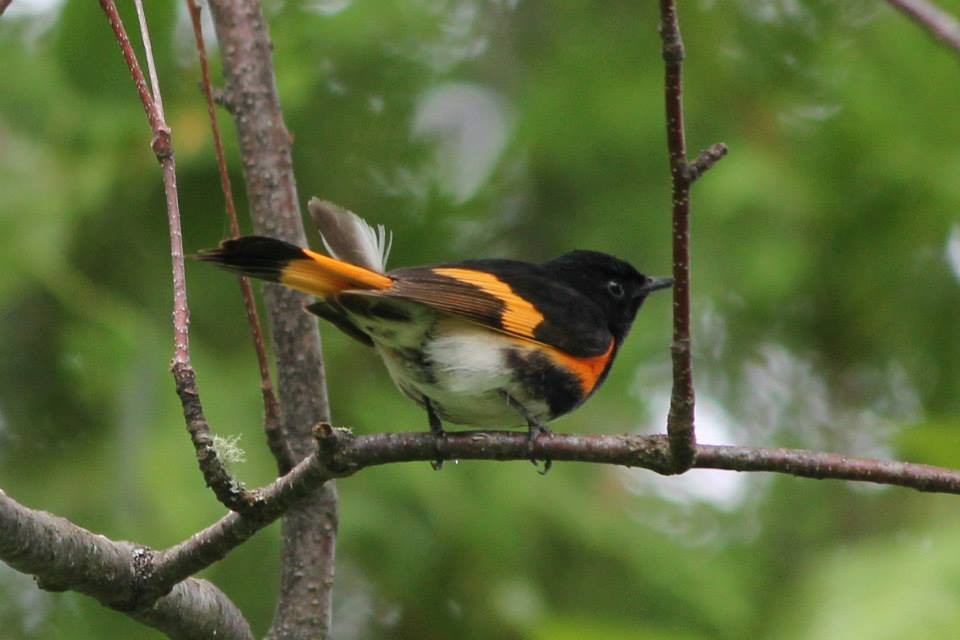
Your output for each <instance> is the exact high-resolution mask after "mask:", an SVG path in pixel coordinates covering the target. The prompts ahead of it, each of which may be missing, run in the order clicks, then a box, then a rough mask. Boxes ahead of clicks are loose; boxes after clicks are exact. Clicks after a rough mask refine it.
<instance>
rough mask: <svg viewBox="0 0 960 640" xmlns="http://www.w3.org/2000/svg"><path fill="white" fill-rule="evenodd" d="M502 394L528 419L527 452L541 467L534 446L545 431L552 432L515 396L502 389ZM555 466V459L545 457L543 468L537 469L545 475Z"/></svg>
mask: <svg viewBox="0 0 960 640" xmlns="http://www.w3.org/2000/svg"><path fill="white" fill-rule="evenodd" d="M500 395H502V396H503V399H504V400H506V401H507V404H509V405H510V406H511V407H513V408H514V409H516V410H517V412H518V413H519V414H520V415H521V416H523V419H524V420H526V421H527V454H528V455H529V456H530V462H532V463H533V466H535V467H539V466H540V465H539V464H538V463H537V459H536V457H534V455H533V447H534V444H535V443H536V442H537V438H539V437H540V436H541V435H542V434H544V433H550V429H548V428H547V425H545V424H543V422H541V421H540V420H539V419H538V418H537V417H536V416H534V415H533V414H532V413H530V412H529V411H527V408H526V407H524V406H523V405H522V404H520V403H519V402H517V401H516V400H515V399H514V398H513V396H511V395H510V394H509V393H507V392H506V391H501V392H500ZM552 466H553V460H551V459H550V458H544V459H543V469H539V468H538V469H537V472H538V473H539V474H540V475H542V476H545V475H547V472H548V471H550V467H552Z"/></svg>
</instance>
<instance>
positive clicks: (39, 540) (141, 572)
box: [0, 491, 253, 640]
mask: <svg viewBox="0 0 960 640" xmlns="http://www.w3.org/2000/svg"><path fill="white" fill-rule="evenodd" d="M151 558H152V552H151V551H150V550H149V549H145V548H141V547H136V546H134V545H133V544H131V543H129V542H115V541H113V540H109V539H107V538H105V537H104V536H101V535H96V534H94V533H91V532H90V531H87V530H86V529H83V528H81V527H78V526H76V525H75V524H72V523H71V522H69V521H67V520H65V519H63V518H59V517H57V516H53V515H50V514H49V513H46V512H44V511H35V510H33V509H28V508H27V507H24V506H22V505H20V504H19V503H17V502H16V501H15V500H13V499H12V498H10V497H8V496H7V495H6V494H5V493H4V492H3V491H0V559H2V560H3V561H4V562H6V563H7V564H9V565H10V566H11V567H13V568H14V569H17V570H18V571H22V572H24V573H29V574H31V575H34V576H36V578H37V584H38V586H39V587H40V588H42V589H47V590H49V591H64V590H66V589H71V590H73V591H79V592H80V593H84V594H86V595H88V596H90V597H92V598H94V599H96V600H97V601H98V602H100V603H102V604H103V605H105V606H108V607H111V608H113V609H116V610H118V611H122V612H124V613H126V614H128V615H130V616H131V617H133V618H136V619H137V620H139V621H141V622H143V623H144V624H147V625H149V626H151V627H154V628H156V629H159V630H161V631H163V632H164V633H166V634H167V635H168V636H169V637H171V638H174V639H183V640H188V639H189V640H206V639H208V638H228V639H231V640H234V639H235V640H251V639H252V638H253V634H252V632H251V631H250V627H249V625H248V624H247V622H246V620H245V619H244V617H243V614H241V613H240V611H239V610H238V609H237V608H236V606H235V605H234V604H233V603H232V602H230V600H229V599H228V598H227V597H226V596H225V595H224V594H223V593H222V592H221V591H220V590H219V589H217V588H216V587H215V586H213V585H212V584H210V583H209V582H207V581H206V580H196V579H193V578H188V579H186V580H183V581H182V582H180V583H179V584H178V585H177V586H176V588H175V589H173V590H172V591H170V589H167V591H170V592H169V593H166V595H162V597H159V598H156V597H147V598H144V596H145V595H146V592H147V591H148V590H149V587H150V585H151V582H152V578H151V570H152V561H151ZM158 595H159V594H158Z"/></svg>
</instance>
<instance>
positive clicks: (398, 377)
mask: <svg viewBox="0 0 960 640" xmlns="http://www.w3.org/2000/svg"><path fill="white" fill-rule="evenodd" d="M517 348H519V347H518V346H517V343H516V342H515V341H511V340H510V339H509V338H507V337H506V336H503V335H500V334H497V333H493V332H491V331H489V330H488V329H484V328H481V327H478V326H476V325H473V324H470V323H468V322H464V321H460V320H452V319H451V320H446V319H445V320H442V321H440V322H438V323H437V324H436V325H435V326H434V329H433V331H431V336H430V338H429V339H428V340H426V341H425V344H424V349H423V358H422V359H421V360H420V361H416V360H414V359H412V358H411V357H410V355H409V354H410V353H412V352H410V351H407V352H405V351H404V350H403V349H397V348H395V347H392V346H387V345H381V344H377V350H378V351H379V352H380V355H381V356H382V357H383V361H384V363H385V364H386V366H387V370H388V371H389V372H390V376H391V377H392V378H393V380H394V382H395V383H396V384H397V386H398V387H399V388H400V390H401V391H403V392H404V393H405V394H406V395H407V396H409V397H410V398H412V399H413V400H415V401H417V402H418V403H420V404H423V398H424V397H427V398H429V399H430V403H431V405H432V406H433V407H434V409H435V410H436V412H437V415H438V417H439V418H440V419H441V420H445V421H448V422H453V423H457V424H466V425H471V426H475V427H483V428H494V427H522V426H526V419H525V418H524V417H523V416H522V415H521V414H520V412H519V411H517V409H516V408H514V407H513V406H511V405H510V404H509V403H508V402H507V400H506V398H505V397H504V393H506V394H508V395H509V396H510V397H511V398H513V399H514V400H515V401H517V402H519V403H520V404H521V405H523V406H524V408H525V409H526V410H527V412H529V413H531V414H532V415H534V416H535V417H537V418H538V419H540V420H541V421H546V420H547V419H549V408H548V407H547V405H546V403H545V402H541V401H537V400H534V399H532V398H530V397H527V392H526V391H525V390H524V389H523V387H522V386H521V385H519V384H515V383H514V382H513V381H512V380H511V376H510V374H509V371H508V369H507V366H506V365H507V363H506V357H507V353H508V352H509V351H510V350H516V349H517Z"/></svg>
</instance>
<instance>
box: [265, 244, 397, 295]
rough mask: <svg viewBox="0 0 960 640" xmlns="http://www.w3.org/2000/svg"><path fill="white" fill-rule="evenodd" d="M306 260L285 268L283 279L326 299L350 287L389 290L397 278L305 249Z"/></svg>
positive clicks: (295, 261) (284, 282)
mask: <svg viewBox="0 0 960 640" xmlns="http://www.w3.org/2000/svg"><path fill="white" fill-rule="evenodd" d="M303 254H304V259H302V260H300V259H295V260H291V261H290V262H288V263H287V264H286V266H284V267H283V271H282V272H281V274H280V282H281V283H283V284H285V285H287V286H288V287H293V288H294V289H299V290H300V291H305V292H307V293H310V294H313V295H315V296H319V297H321V298H325V297H327V296H330V295H334V294H336V293H339V292H341V291H345V290H347V289H386V288H387V287H389V286H390V285H391V284H393V279H392V278H390V277H389V276H385V275H383V274H382V273H377V272H376V271H371V270H369V269H364V268H363V267H358V266H356V265H353V264H350V263H348V262H342V261H340V260H335V259H334V258H331V257H329V256H325V255H323V254H321V253H316V252H314V251H310V250H309V249H303Z"/></svg>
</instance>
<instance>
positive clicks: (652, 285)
mask: <svg viewBox="0 0 960 640" xmlns="http://www.w3.org/2000/svg"><path fill="white" fill-rule="evenodd" d="M672 286H673V278H651V277H650V276H647V278H646V281H645V282H644V283H643V286H642V287H640V291H639V293H640V295H644V296H645V295H647V294H648V293H651V292H653V291H657V290H658V289H669V288H670V287H672Z"/></svg>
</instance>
